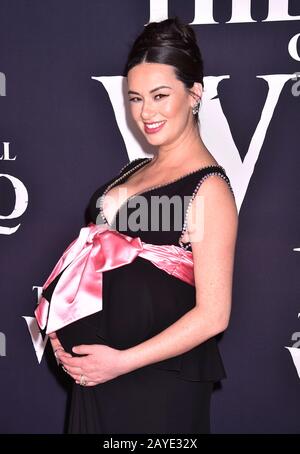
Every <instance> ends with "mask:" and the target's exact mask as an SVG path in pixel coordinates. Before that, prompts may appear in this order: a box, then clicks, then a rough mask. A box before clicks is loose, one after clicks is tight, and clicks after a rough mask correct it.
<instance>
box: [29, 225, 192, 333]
mask: <svg viewBox="0 0 300 454" xmlns="http://www.w3.org/2000/svg"><path fill="white" fill-rule="evenodd" d="M137 256H139V257H142V258H144V259H146V260H150V262H152V263H153V265H155V266H157V267H158V268H160V269H162V270H164V271H166V272H167V273H169V274H171V275H172V276H175V277H177V278H179V279H181V280H182V281H184V282H187V283H188V284H190V285H195V281H194V268H193V254H192V252H190V251H186V250H184V249H183V248H181V247H179V246H174V245H163V246H160V245H155V244H149V243H144V242H143V241H141V239H140V238H139V237H137V238H133V237H130V236H127V235H124V234H122V233H120V232H118V231H117V230H110V228H109V226H108V225H107V224H100V225H96V224H93V223H90V224H89V225H88V226H87V227H83V228H82V229H81V230H80V233H79V236H78V238H76V239H75V240H74V241H73V242H72V243H71V244H70V245H69V246H68V247H67V249H66V250H65V252H64V253H63V255H62V256H61V258H60V259H59V260H58V262H57V264H56V265H55V267H54V269H53V270H52V272H51V274H50V275H49V277H48V279H47V280H46V282H45V283H44V285H43V290H44V289H45V288H46V287H47V286H48V285H49V284H50V283H51V282H52V281H53V280H54V279H55V278H56V276H57V275H58V274H59V273H60V272H61V271H62V270H63V269H64V268H66V267H67V268H66V269H65V270H64V272H63V273H62V275H61V277H60V278H59V280H58V283H57V284H56V286H55V289H54V291H53V294H52V297H51V304H50V307H49V302H48V301H47V300H46V299H45V298H44V297H43V296H42V297H41V299H40V303H39V304H38V306H37V308H36V310H35V316H36V319H37V322H38V324H39V326H40V328H42V329H45V327H47V329H46V334H49V333H52V332H53V331H56V330H58V329H60V328H63V327H64V326H66V325H68V324H70V323H72V322H75V321H76V320H79V319H81V318H83V317H86V316H88V315H91V314H94V313H96V312H98V311H100V310H102V272H105V271H107V270H112V269H114V268H118V267H120V266H124V265H127V264H129V263H131V262H133V261H134V259H135V258H136V257H137Z"/></svg>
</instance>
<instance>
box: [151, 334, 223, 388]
mask: <svg viewBox="0 0 300 454" xmlns="http://www.w3.org/2000/svg"><path fill="white" fill-rule="evenodd" d="M150 366H151V367H153V368H156V369H163V370H170V371H176V372H177V374H178V378H179V379H182V380H188V381H201V382H202V381H213V382H217V381H220V380H222V379H224V378H226V377H227V376H226V372H225V369H224V365H223V361H222V358H221V356H220V353H219V350H218V347H217V345H216V344H215V345H214V343H210V344H208V345H204V344H202V345H199V346H197V347H195V348H193V349H192V350H189V351H188V352H186V353H183V354H182V355H179V356H174V357H172V358H168V359H166V360H164V361H160V362H157V363H154V364H151V365H150Z"/></svg>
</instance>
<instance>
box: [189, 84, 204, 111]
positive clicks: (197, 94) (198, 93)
mask: <svg viewBox="0 0 300 454" xmlns="http://www.w3.org/2000/svg"><path fill="white" fill-rule="evenodd" d="M190 91H191V92H193V93H194V95H193V96H192V99H191V107H194V105H195V104H196V103H197V102H198V101H199V100H200V99H201V98H202V95H203V87H202V84H201V83H200V82H194V85H193V86H192V88H190Z"/></svg>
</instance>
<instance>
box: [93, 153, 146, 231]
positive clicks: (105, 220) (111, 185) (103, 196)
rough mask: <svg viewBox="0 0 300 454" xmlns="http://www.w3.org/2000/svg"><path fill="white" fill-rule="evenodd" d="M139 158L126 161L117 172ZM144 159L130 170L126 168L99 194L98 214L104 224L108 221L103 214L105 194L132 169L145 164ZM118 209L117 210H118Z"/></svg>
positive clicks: (131, 170)
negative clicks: (125, 170)
mask: <svg viewBox="0 0 300 454" xmlns="http://www.w3.org/2000/svg"><path fill="white" fill-rule="evenodd" d="M140 159H143V158H136V159H133V160H132V161H130V162H128V163H127V164H125V166H123V167H122V169H121V170H120V172H119V175H120V174H121V173H122V171H123V170H124V169H125V168H126V167H127V166H128V165H129V164H131V163H132V162H135V161H138V160H140ZM146 159H147V161H146V162H148V161H150V160H151V159H152V158H146ZM146 162H145V160H144V159H143V161H142V162H140V163H139V164H137V165H136V166H134V167H132V168H131V169H130V170H128V171H127V172H125V173H124V174H123V175H121V176H120V177H119V178H117V179H116V180H114V181H113V182H112V183H111V184H110V185H108V186H107V188H106V189H105V191H104V192H103V194H102V195H101V197H100V201H99V213H100V216H101V218H102V220H103V221H104V223H105V224H108V221H107V219H106V217H105V216H104V213H103V203H104V198H105V196H106V194H107V193H108V191H109V190H110V189H111V188H112V187H114V186H116V185H117V184H118V183H119V182H120V181H122V180H123V178H125V177H127V176H128V175H130V174H131V173H132V172H133V171H134V170H137V169H138V168H139V167H141V166H142V165H143V164H146ZM118 211H119V210H118Z"/></svg>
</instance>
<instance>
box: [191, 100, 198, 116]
mask: <svg viewBox="0 0 300 454" xmlns="http://www.w3.org/2000/svg"><path fill="white" fill-rule="evenodd" d="M199 107H200V100H199V101H197V102H196V104H195V105H194V107H193V109H192V112H193V115H197V113H198V112H199Z"/></svg>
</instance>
